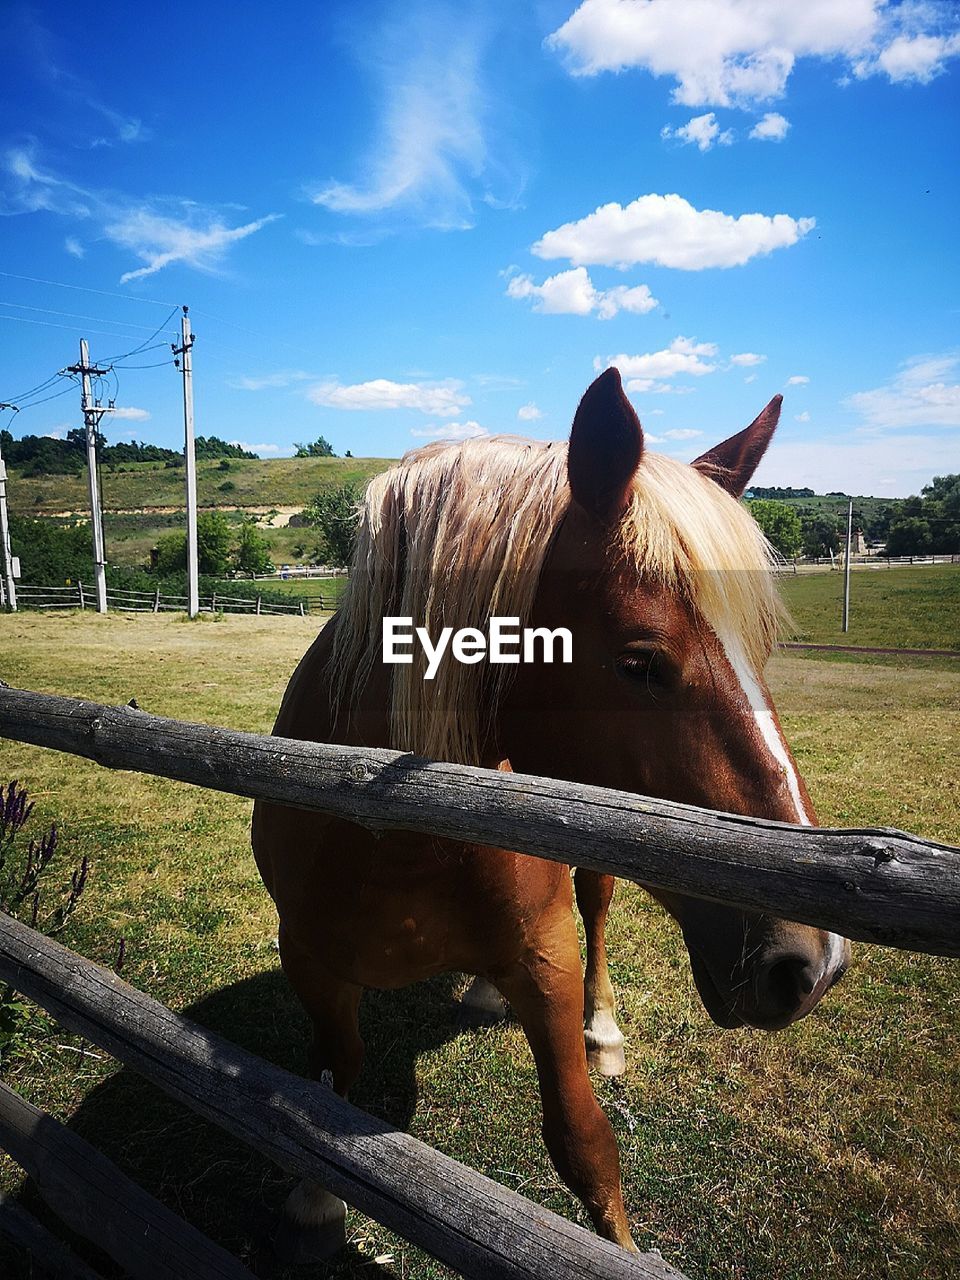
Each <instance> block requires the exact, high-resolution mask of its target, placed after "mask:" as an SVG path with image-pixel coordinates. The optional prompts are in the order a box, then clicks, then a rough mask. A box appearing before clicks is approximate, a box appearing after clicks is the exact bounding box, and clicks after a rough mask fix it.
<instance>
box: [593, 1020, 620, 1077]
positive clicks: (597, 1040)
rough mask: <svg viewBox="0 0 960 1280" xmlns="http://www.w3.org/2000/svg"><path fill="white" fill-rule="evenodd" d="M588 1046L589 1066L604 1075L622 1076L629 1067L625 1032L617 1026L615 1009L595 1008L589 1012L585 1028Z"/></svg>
mask: <svg viewBox="0 0 960 1280" xmlns="http://www.w3.org/2000/svg"><path fill="white" fill-rule="evenodd" d="M583 1038H584V1041H585V1042H586V1046H587V1066H589V1067H590V1069H591V1070H592V1071H599V1073H600V1074H601V1075H602V1076H622V1075H623V1073H624V1072H625V1071H626V1069H627V1060H626V1058H625V1057H624V1053H623V1032H622V1031H621V1030H620V1028H619V1027H618V1026H617V1020H616V1018H615V1017H614V1015H613V1009H612V1008H610V1009H593V1010H591V1011H590V1012H589V1013H588V1014H587V1019H586V1022H585V1023H584V1028H583Z"/></svg>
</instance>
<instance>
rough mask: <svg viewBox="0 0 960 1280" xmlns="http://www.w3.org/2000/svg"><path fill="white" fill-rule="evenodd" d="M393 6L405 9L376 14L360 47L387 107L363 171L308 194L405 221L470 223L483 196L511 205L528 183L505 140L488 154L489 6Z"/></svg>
mask: <svg viewBox="0 0 960 1280" xmlns="http://www.w3.org/2000/svg"><path fill="white" fill-rule="evenodd" d="M395 12H396V13H397V14H398V15H400V16H398V17H395V18H393V19H388V20H387V21H386V23H385V22H384V21H382V20H378V22H377V30H376V32H375V34H372V33H368V35H370V37H371V38H370V42H369V45H368V46H365V47H364V49H363V52H362V57H363V60H364V61H365V62H367V63H369V64H370V67H371V70H372V74H373V76H374V78H375V80H376V81H377V82H378V85H379V91H380V99H381V105H380V118H379V121H378V126H377V136H376V138H375V140H374V141H373V143H372V144H371V145H370V147H369V148H368V150H367V153H366V156H365V157H364V158H363V159H362V161H361V163H360V165H359V170H360V176H359V178H358V179H357V181H355V182H342V181H331V182H327V183H326V184H324V185H323V186H321V187H320V188H319V189H317V190H314V191H313V192H312V194H311V198H312V199H313V201H314V203H315V204H318V205H321V206H322V207H323V208H325V209H327V210H329V211H330V212H332V213H338V214H346V215H350V216H354V217H364V218H367V219H370V218H377V217H380V216H381V215H385V214H388V213H392V214H402V216H403V218H404V220H405V222H406V223H407V224H409V222H410V221H411V220H413V221H415V222H417V223H419V224H420V225H423V226H429V227H435V228H439V229H442V230H465V229H468V228H470V227H472V226H473V225H474V223H475V221H476V208H477V206H478V204H480V203H481V202H485V203H487V204H491V205H494V206H497V207H509V206H510V205H512V204H513V203H515V201H516V198H517V194H518V190H519V187H520V186H522V178H521V177H520V175H518V174H517V173H516V172H511V169H513V167H514V166H512V165H511V163H510V161H509V160H508V159H507V158H506V157H507V156H508V155H509V151H510V148H509V146H508V145H500V146H498V147H497V154H496V156H495V158H494V157H492V156H491V140H490V139H491V135H492V133H493V131H494V128H495V114H496V108H497V103H498V97H497V95H495V94H491V93H490V92H489V91H488V90H487V88H486V86H485V85H484V83H483V80H482V77H481V63H482V61H483V55H484V54H485V52H486V50H487V47H488V46H489V45H490V43H491V42H492V40H493V38H494V35H495V32H494V30H493V24H492V22H491V18H490V15H489V14H484V13H481V12H476V11H471V10H470V9H469V8H467V9H458V10H454V9H451V10H450V12H449V15H445V14H444V12H443V11H442V10H441V9H438V8H437V6H430V7H429V8H428V7H426V6H424V5H411V6H401V7H399V8H398V9H396V10H395ZM498 141H499V140H498ZM494 188H497V191H496V192H495V190H494ZM501 188H502V190H501Z"/></svg>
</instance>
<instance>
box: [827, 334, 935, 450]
mask: <svg viewBox="0 0 960 1280" xmlns="http://www.w3.org/2000/svg"><path fill="white" fill-rule="evenodd" d="M958 365H960V356H957V355H942V356H917V357H914V359H912V360H909V361H907V363H906V364H905V365H904V366H903V368H902V369H901V371H900V372H899V373H898V374H897V376H896V377H895V378H894V379H893V380H892V381H891V382H888V383H887V384H886V386H883V387H877V388H875V389H874V390H872V391H859V392H857V393H856V394H854V395H851V396H848V397H847V398H846V400H845V401H844V404H845V405H846V406H847V407H848V408H851V409H854V410H856V412H857V413H859V414H860V416H861V418H862V419H863V422H864V424H865V425H866V426H867V427H869V428H872V429H874V430H880V431H883V430H895V429H897V428H899V427H960V383H958V382H957V381H956V370H957V366H958ZM951 374H953V376H954V380H953V381H952V382H947V381H946V380H945V379H946V378H947V377H948V376H950V375H951ZM958 456H960V455H958Z"/></svg>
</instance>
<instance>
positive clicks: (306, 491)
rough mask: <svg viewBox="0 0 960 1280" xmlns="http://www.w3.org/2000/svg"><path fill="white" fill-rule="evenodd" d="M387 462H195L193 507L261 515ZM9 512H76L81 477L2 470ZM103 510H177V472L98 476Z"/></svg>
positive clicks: (157, 468) (360, 480)
mask: <svg viewBox="0 0 960 1280" xmlns="http://www.w3.org/2000/svg"><path fill="white" fill-rule="evenodd" d="M392 461H393V460H392V459H390V458H271V459H263V458H255V459H241V458H229V459H227V458H223V459H221V460H219V461H216V460H212V461H202V462H198V463H197V500H198V502H199V504H200V506H201V507H220V508H223V509H227V510H230V509H237V508H239V509H241V510H242V509H248V510H250V511H269V510H270V509H271V508H273V507H297V508H299V507H302V506H304V504H305V503H307V502H309V501H310V499H311V498H312V497H313V495H314V494H315V493H319V492H320V490H322V489H332V488H335V487H336V486H337V485H341V484H356V485H361V486H362V485H364V484H366V482H367V481H368V480H369V479H370V478H371V477H372V476H375V475H379V473H380V472H381V471H385V470H386V469H387V467H389V466H390V464H391V462H392ZM7 493H8V498H9V502H10V509H11V511H13V512H15V513H16V514H17V515H23V516H41V515H65V514H67V513H72V512H79V513H83V512H84V511H85V510H86V508H87V505H88V498H87V479H86V473H85V472H81V473H80V474H77V475H42V476H23V475H21V474H20V473H19V472H18V471H17V469H16V468H15V467H11V468H10V479H9V484H8V490H7ZM101 496H102V502H103V509H104V511H105V512H144V513H150V512H162V511H164V509H165V508H169V509H179V508H182V506H183V468H182V467H168V466H166V465H164V464H163V463H160V462H134V463H128V464H126V465H124V466H122V467H115V468H113V469H111V468H110V467H104V468H103V469H102V471H101Z"/></svg>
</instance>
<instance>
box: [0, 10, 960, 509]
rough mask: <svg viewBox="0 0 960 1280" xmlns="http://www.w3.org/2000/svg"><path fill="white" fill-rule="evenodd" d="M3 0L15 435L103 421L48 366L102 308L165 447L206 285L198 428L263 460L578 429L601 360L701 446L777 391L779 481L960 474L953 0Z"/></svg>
mask: <svg viewBox="0 0 960 1280" xmlns="http://www.w3.org/2000/svg"><path fill="white" fill-rule="evenodd" d="M5 27H6V35H7V47H8V49H9V50H10V52H11V54H12V55H13V56H12V57H8V60H7V63H6V67H5V75H4V78H3V84H2V86H0V108H2V110H0V120H2V125H0V333H2V334H3V336H4V341H3V344H2V348H0V399H2V400H12V399H15V398H16V397H20V399H21V402H22V404H23V408H22V411H21V413H20V414H18V415H14V417H13V422H12V430H13V431H14V434H16V435H20V434H26V433H27V432H33V433H38V434H43V433H62V432H65V431H66V430H68V429H69V428H70V427H73V426H76V425H78V417H79V413H78V405H79V397H78V395H77V394H76V393H75V390H74V388H73V386H72V384H68V383H67V382H65V381H64V382H55V383H51V384H50V385H49V386H48V387H45V388H43V390H42V391H40V392H35V393H34V394H33V395H32V396H27V397H25V398H24V397H23V396H22V393H23V392H24V391H27V390H30V389H31V388H33V387H35V386H37V385H38V384H40V383H42V382H44V380H45V379H47V378H48V377H49V376H50V375H52V374H54V373H56V371H57V370H59V369H61V368H63V367H64V366H65V365H67V364H70V363H72V362H73V361H75V360H76V359H77V339H78V338H80V337H82V336H86V337H87V338H88V339H89V341H90V349H91V355H92V356H93V357H94V359H96V360H99V361H101V362H103V363H108V362H109V361H110V359H111V358H113V357H116V356H124V355H125V354H126V353H127V352H129V351H131V350H132V349H133V348H135V347H137V346H139V345H140V344H143V343H146V347H147V348H149V349H147V350H145V351H144V352H142V353H140V354H137V355H134V356H127V358H126V359H125V360H118V361H116V362H115V376H112V377H111V378H110V379H106V380H104V386H103V388H102V391H103V394H104V395H105V396H106V395H110V396H115V397H116V404H117V406H118V408H119V409H120V410H121V413H120V414H117V415H114V416H113V418H112V419H110V420H109V422H107V424H106V431H107V435H108V437H109V438H111V439H122V438H124V437H126V438H129V437H130V436H131V435H133V436H136V437H137V438H142V439H148V440H153V441H156V442H158V443H163V444H167V445H171V446H174V445H176V444H177V443H178V440H179V439H180V437H181V431H182V428H181V421H180V417H179V411H180V410H179V404H180V402H179V380H178V376H177V374H176V371H175V370H174V368H173V367H172V365H170V364H169V363H163V362H164V361H166V359H167V349H166V348H163V347H160V348H156V349H153V344H154V343H157V342H162V341H167V340H169V338H170V337H172V336H174V335H175V333H176V331H177V330H176V325H177V321H176V318H175V317H173V318H170V313H171V312H172V311H173V308H174V307H175V306H176V305H177V304H180V303H187V304H188V305H189V306H190V310H191V316H192V318H193V324H194V329H195V331H196V333H197V335H198V336H197V345H196V350H195V376H196V401H197V430H198V432H200V433H202V434H216V435H220V436H222V437H224V438H227V439H230V440H237V441H241V442H244V443H245V444H247V445H248V446H250V447H255V448H256V449H257V450H258V451H259V452H261V453H262V454H263V456H265V457H272V456H278V455H283V454H288V453H289V452H291V449H292V445H293V442H294V441H305V440H312V439H315V438H316V437H317V436H318V435H324V436H326V437H327V438H328V439H329V440H330V441H331V442H332V443H333V445H334V447H335V448H336V449H337V451H338V452H341V453H342V452H343V451H344V450H347V449H350V450H351V451H352V452H353V453H354V454H355V455H358V456H359V455H387V456H398V455H399V454H401V453H402V452H404V451H405V450H406V449H409V448H411V447H415V446H416V445H418V444H421V443H424V442H426V441H427V440H429V439H434V438H438V437H450V436H452V437H454V438H456V437H458V436H460V437H462V436H464V435H468V434H479V433H482V432H490V433H495V432H502V431H506V432H521V433H523V434H529V435H533V436H536V437H539V438H558V437H562V436H564V435H565V434H566V433H567V431H568V429H569V423H570V420H571V417H572V414H573V411H574V409H575V407H576V403H577V400H578V398H579V396H580V395H581V394H582V392H583V390H584V388H585V387H586V386H587V384H588V383H589V382H590V380H591V378H592V377H594V376H595V373H596V371H597V370H599V369H602V368H604V367H606V365H607V364H609V363H611V362H613V363H616V364H618V366H619V367H620V368H621V371H622V373H623V375H624V380H625V383H626V384H627V386H628V388H629V391H630V395H631V397H632V398H633V401H634V403H635V404H636V406H637V409H638V411H639V413H640V416H641V419H642V421H643V423H644V426H645V429H646V430H647V432H648V434H649V437H650V439H651V447H653V448H656V449H660V450H662V451H664V452H668V453H671V454H674V455H675V456H677V457H681V458H692V457H693V456H695V455H696V454H697V453H699V452H702V451H703V450H704V449H706V448H708V447H709V446H710V445H712V444H713V443H715V441H716V440H718V439H720V438H722V437H724V436H725V435H728V434H730V433H731V432H732V431H734V430H737V429H739V428H740V427H741V426H743V425H745V424H746V422H748V421H749V420H750V419H751V418H752V417H753V416H754V415H755V414H756V413H757V412H758V411H759V410H760V409H761V408H762V407H763V405H764V404H765V403H766V401H767V400H768V399H769V398H770V397H771V396H772V395H774V394H776V393H777V392H783V393H784V395H785V404H784V413H783V419H782V425H781V428H780V431H779V433H778V438H777V440H776V442H775V444H774V446H773V447H772V448H771V451H770V453H769V455H768V457H767V459H766V460H765V461H764V463H763V464H762V469H761V471H760V473H759V475H758V481H759V482H761V483H767V484H795V485H805V484H810V485H812V486H814V487H815V488H817V489H818V490H820V491H823V490H829V489H844V490H848V491H850V492H858V493H876V494H883V495H904V494H907V493H910V492H916V491H918V489H919V488H920V486H921V485H922V484H925V483H927V482H928V481H929V480H930V478H931V477H932V476H933V475H935V474H942V473H944V472H948V471H957V470H960V338H958V318H960V300H958V295H957V255H956V241H957V225H958V221H957V209H958V207H960V199H958V195H960V192H958V187H960V181H958V175H960V164H958V160H960V156H958V149H960V148H958V142H957V138H958V134H960V130H958V110H957V108H958V91H957V89H958V72H960V11H958V8H957V6H956V5H955V4H953V3H946V2H944V3H921V2H914V0H903V3H899V4H896V3H884V2H883V0H844V3H842V4H838V3H836V0H586V3H583V4H581V5H579V6H577V5H576V4H575V3H573V2H572V0H566V2H563V3H561V2H560V0H542V2H541V3H528V4H516V3H502V2H501V0H487V2H481V3H478V4H475V5H470V6H464V5H461V4H456V3H453V2H451V3H441V2H440V0H429V2H426V3H421V2H420V0H405V2H404V3H402V4H401V3H396V2H393V3H383V2H374V0H353V2H352V3H349V4H346V3H339V2H337V0H328V2H327V3H325V4H323V5H318V4H305V3H296V2H291V3H288V4H285V5H279V6H276V7H275V9H274V11H272V12H271V13H270V14H269V15H268V14H267V13H266V11H265V10H264V9H263V7H262V6H260V5H253V4H248V3H245V2H244V0H239V2H238V3H233V4H225V3H220V2H219V0H208V3H206V4H204V5H203V6H200V7H199V8H194V9H192V10H190V11H189V14H188V15H181V14H179V11H173V10H170V11H169V12H165V11H156V10H150V11H149V14H147V11H145V10H143V9H142V8H141V7H139V6H110V7H109V9H108V8H107V7H105V6H100V5H97V4H93V5H92V6H88V7H87V8H86V10H84V13H83V21H82V22H80V21H78V20H76V19H74V18H71V19H70V20H69V21H65V20H64V9H63V6H62V5H55V4H52V3H50V4H44V3H36V4H33V5H22V4H17V3H13V4H8V5H7V6H5ZM24 277H29V278H28V279H27V278H24ZM43 282H46V283H43ZM64 286H71V287H70V288H67V287H64ZM158 327H159V330H160V331H159V333H157V334H156V336H154V334H155V331H156V330H157V329H158ZM148 339H150V341H147V340H148ZM158 362H159V367H150V368H147V367H136V366H147V365H154V364H157V363H158ZM61 390H63V391H65V394H63V395H58V396H57V397H56V398H54V399H49V400H46V402H45V403H43V404H40V403H38V402H39V401H40V400H42V399H45V397H47V396H51V395H54V393H56V392H59V391H61ZM31 403H32V404H33V407H27V406H28V405H29V404H31ZM9 416H10V415H4V420H6V418H7V417H9Z"/></svg>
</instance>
